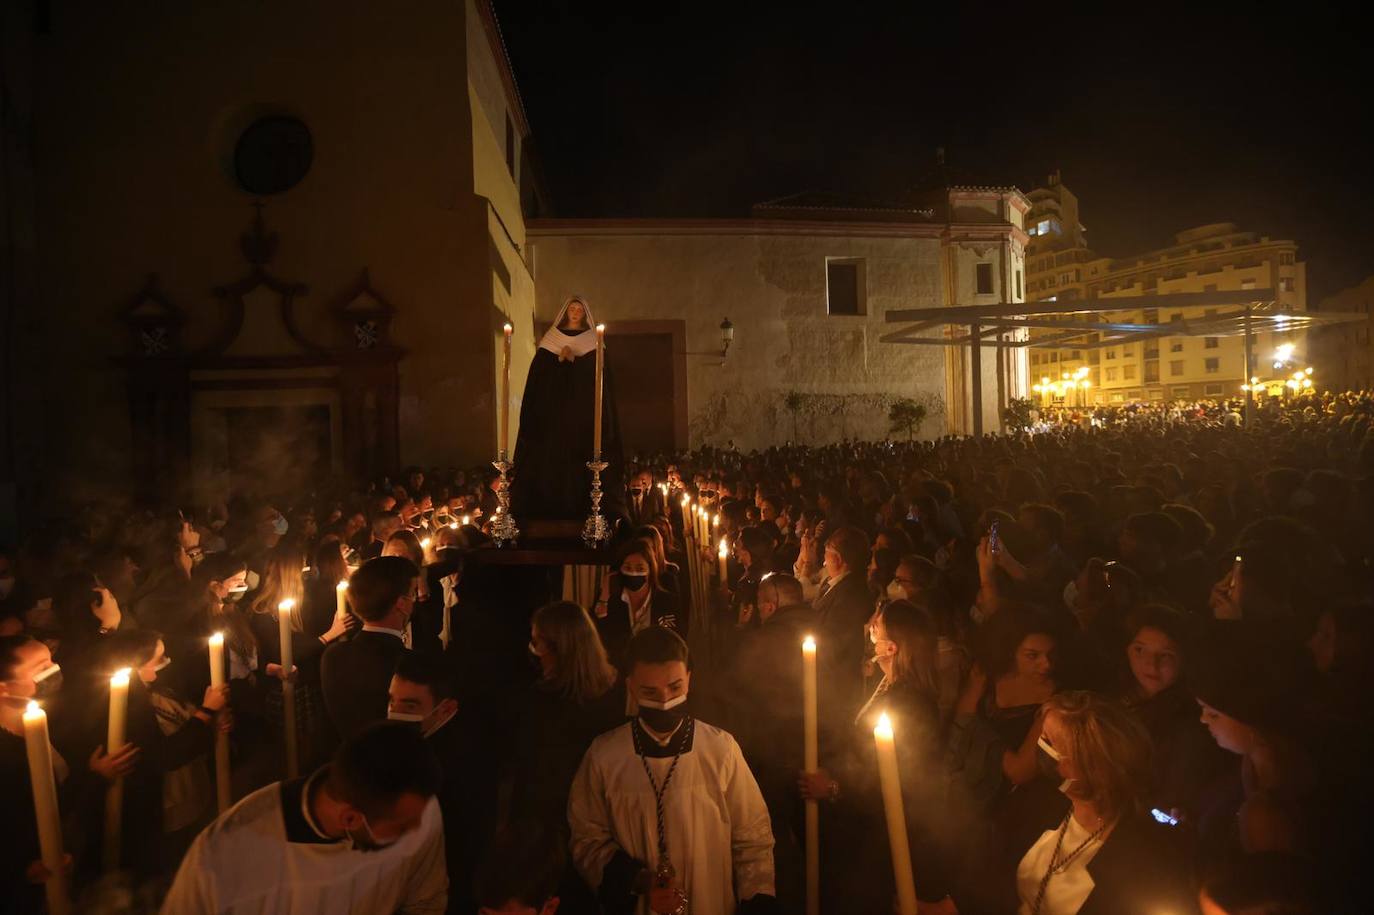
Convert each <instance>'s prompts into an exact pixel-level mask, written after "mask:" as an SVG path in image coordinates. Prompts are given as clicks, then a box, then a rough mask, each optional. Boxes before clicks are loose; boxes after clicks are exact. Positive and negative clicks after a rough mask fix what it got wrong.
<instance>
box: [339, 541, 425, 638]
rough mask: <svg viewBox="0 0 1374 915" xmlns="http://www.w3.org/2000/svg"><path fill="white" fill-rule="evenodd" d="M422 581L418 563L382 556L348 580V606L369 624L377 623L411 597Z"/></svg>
mask: <svg viewBox="0 0 1374 915" xmlns="http://www.w3.org/2000/svg"><path fill="white" fill-rule="evenodd" d="M419 577H420V570H419V569H418V568H416V567H415V563H413V562H411V561H410V560H409V559H406V558H404V557H401V556H378V557H377V558H376V559H369V560H368V561H367V562H365V563H363V564H362V565H361V566H359V567H358V571H356V572H354V573H353V577H352V578H350V579H349V580H348V604H349V606H350V607H352V608H353V612H354V613H356V614H358V616H360V617H362V618H363V620H364V621H365V622H368V623H375V622H377V621H378V620H380V619H382V618H383V617H385V616H386V615H387V614H388V613H390V612H391V608H392V607H394V606H396V601H397V600H399V599H400V598H402V597H405V596H406V595H407V594H409V593H410V585H411V582H413V581H414V580H415V579H416V578H419Z"/></svg>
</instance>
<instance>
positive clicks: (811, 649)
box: [802, 635, 816, 654]
mask: <svg viewBox="0 0 1374 915" xmlns="http://www.w3.org/2000/svg"><path fill="white" fill-rule="evenodd" d="M802 651H805V652H806V653H807V654H815V653H816V637H815V636H814V635H808V636H807V637H806V638H804V639H802Z"/></svg>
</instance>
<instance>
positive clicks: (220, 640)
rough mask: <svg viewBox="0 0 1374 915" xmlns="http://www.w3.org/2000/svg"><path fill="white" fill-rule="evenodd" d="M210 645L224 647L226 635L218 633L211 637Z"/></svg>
mask: <svg viewBox="0 0 1374 915" xmlns="http://www.w3.org/2000/svg"><path fill="white" fill-rule="evenodd" d="M210 644H211V645H223V644H224V633H223V632H216V633H215V634H214V635H212V636H210Z"/></svg>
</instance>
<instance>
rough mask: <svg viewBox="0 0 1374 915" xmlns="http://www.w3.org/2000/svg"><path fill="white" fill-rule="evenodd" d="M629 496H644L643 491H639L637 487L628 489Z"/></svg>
mask: <svg viewBox="0 0 1374 915" xmlns="http://www.w3.org/2000/svg"><path fill="white" fill-rule="evenodd" d="M630 495H632V496H642V495H644V490H643V489H641V488H639V487H638V486H631V487H630Z"/></svg>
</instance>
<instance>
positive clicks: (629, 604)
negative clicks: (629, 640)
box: [620, 589, 654, 635]
mask: <svg viewBox="0 0 1374 915" xmlns="http://www.w3.org/2000/svg"><path fill="white" fill-rule="evenodd" d="M653 598H654V595H653V592H652V591H650V592H649V593H648V594H646V595H644V606H642V607H640V608H639V609H638V610H636V609H635V605H634V602H633V601H632V600H631V599H630V592H629V591H626V590H624V589H622V590H621V592H620V599H621V600H623V601H624V602H625V608H626V609H627V610H629V611H630V634H631V635H635V634H637V633H638V632H639V631H640V630H641V629H648V628H649V618H650V613H649V605H650V604H651V603H652V602H653Z"/></svg>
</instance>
